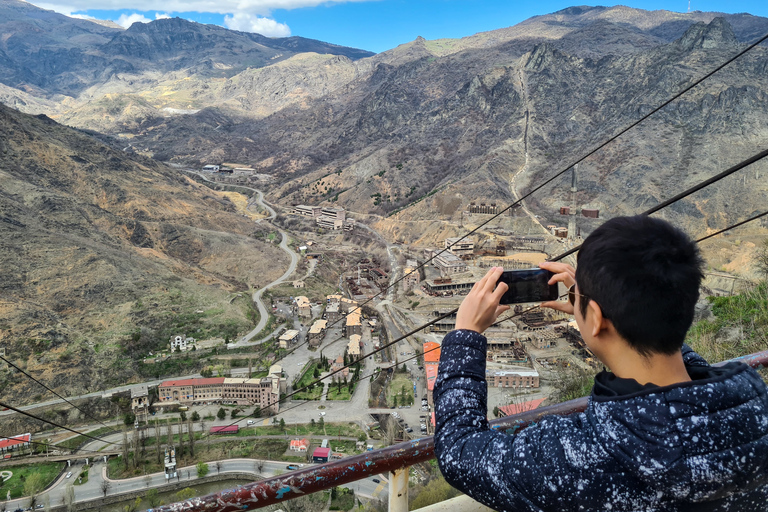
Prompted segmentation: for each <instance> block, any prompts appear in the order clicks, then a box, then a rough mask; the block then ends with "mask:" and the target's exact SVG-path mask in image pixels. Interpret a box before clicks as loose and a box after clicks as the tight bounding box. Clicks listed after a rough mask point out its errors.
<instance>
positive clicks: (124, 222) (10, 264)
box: [0, 106, 288, 401]
mask: <svg viewBox="0 0 768 512" xmlns="http://www.w3.org/2000/svg"><path fill="white" fill-rule="evenodd" d="M0 176H1V177H2V180H0V181H1V184H0V260H2V262H3V268H4V271H3V280H2V282H1V283H0V298H1V299H0V316H2V322H0V346H2V347H3V348H5V350H6V354H7V357H10V358H11V359H12V360H14V361H15V362H16V364H21V365H23V366H24V367H25V369H26V370H27V371H28V372H30V373H32V374H33V375H35V376H37V377H39V378H42V379H43V380H44V381H46V383H47V384H48V385H50V386H53V387H56V388H58V390H59V392H68V393H72V394H75V393H77V392H82V391H84V390H88V389H90V390H92V389H101V387H102V386H104V385H105V384H113V383H119V382H122V381H126V380H130V379H131V378H133V377H135V376H136V361H138V360H140V359H141V358H142V357H145V356H146V355H147V353H148V352H149V351H157V350H158V349H163V348H165V347H166V345H167V342H168V339H167V338H166V336H167V335H168V333H169V332H173V329H174V326H176V323H177V320H176V319H177V318H182V317H184V318H186V319H187V320H185V322H184V323H185V325H184V329H183V332H182V334H187V335H190V336H195V337H198V338H206V337H208V336H214V337H215V336H221V337H224V336H232V335H234V333H235V332H236V331H237V329H238V328H239V329H241V330H243V329H246V328H248V327H249V326H250V325H252V323H251V320H250V319H249V315H250V311H251V307H250V297H249V295H248V294H247V293H245V294H242V293H241V292H244V291H247V290H248V289H250V288H252V287H256V286H263V285H264V284H266V283H267V282H269V281H271V280H273V279H275V278H277V277H278V275H280V274H282V272H283V271H284V270H285V268H286V267H287V265H288V261H287V257H286V256H285V254H284V253H283V252H282V251H281V250H279V249H278V248H277V247H276V246H275V245H274V244H271V243H266V242H264V241H259V240H256V239H255V238H254V237H253V236H252V235H253V233H254V231H255V230H256V229H257V226H255V225H254V224H253V221H250V220H248V219H247V218H246V217H245V216H243V214H242V212H238V211H236V208H235V205H234V204H233V203H232V202H231V201H230V200H229V199H228V198H227V197H226V195H224V194H222V193H218V192H215V191H212V190H210V189H208V188H206V187H203V186H201V185H199V184H198V183H196V182H194V181H192V180H190V179H187V178H185V177H183V176H180V175H179V173H178V172H177V171H173V170H171V169H168V168H167V167H165V166H164V165H161V164H158V163H157V162H155V161H152V160H150V159H147V158H142V157H137V156H131V155H129V154H127V153H125V152H123V151H121V150H120V149H116V148H112V147H109V146H105V145H104V144H103V143H102V142H100V141H98V140H96V139H94V138H93V137H92V136H90V135H88V134H85V133H82V132H78V131H75V130H73V129H71V128H66V127H62V126H60V125H58V124H57V123H55V122H53V121H52V120H50V119H49V118H47V117H45V116H38V117H32V116H29V115H25V114H21V113H19V112H17V111H15V110H12V109H10V108H8V107H5V106H0ZM266 262H270V263H269V264H267V263H266ZM238 293H241V295H243V298H242V299H239V300H237V299H236V297H237V294H238ZM233 301H235V302H234V304H233ZM232 304H233V305H232ZM225 306H226V307H225ZM195 311H197V313H195ZM190 318H191V320H190ZM191 326H194V328H192V327H191ZM230 330H232V331H233V332H229V331H230ZM0 381H2V382H0V387H2V388H3V396H4V397H6V398H8V397H12V396H23V397H25V400H27V401H32V399H33V397H34V396H36V395H38V394H40V393H42V392H43V391H42V388H40V389H36V388H35V384H34V383H32V382H31V381H29V380H28V379H24V378H21V376H20V375H18V374H14V373H6V372H5V371H2V372H0Z"/></svg>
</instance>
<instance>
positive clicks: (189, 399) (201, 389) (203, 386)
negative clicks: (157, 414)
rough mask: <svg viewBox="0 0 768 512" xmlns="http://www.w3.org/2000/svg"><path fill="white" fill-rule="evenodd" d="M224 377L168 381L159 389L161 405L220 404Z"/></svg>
mask: <svg viewBox="0 0 768 512" xmlns="http://www.w3.org/2000/svg"><path fill="white" fill-rule="evenodd" d="M223 386H224V377H214V378H208V379H181V380H167V381H165V382H162V383H161V384H160V385H159V386H158V387H157V393H158V399H159V401H160V402H161V403H167V402H172V403H178V404H182V405H184V404H190V403H193V402H220V401H221V391H222V388H223Z"/></svg>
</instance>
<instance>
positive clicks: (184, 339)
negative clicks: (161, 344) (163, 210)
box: [170, 335, 195, 352]
mask: <svg viewBox="0 0 768 512" xmlns="http://www.w3.org/2000/svg"><path fill="white" fill-rule="evenodd" d="M194 343H195V338H190V337H188V336H183V335H177V336H172V337H171V342H170V347H171V352H185V351H187V350H192V345H193V344H194Z"/></svg>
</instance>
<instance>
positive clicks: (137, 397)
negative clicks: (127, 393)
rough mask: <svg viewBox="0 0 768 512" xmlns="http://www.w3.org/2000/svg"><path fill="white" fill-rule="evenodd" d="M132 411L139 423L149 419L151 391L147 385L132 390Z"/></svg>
mask: <svg viewBox="0 0 768 512" xmlns="http://www.w3.org/2000/svg"><path fill="white" fill-rule="evenodd" d="M131 411H133V413H134V414H135V415H136V419H137V420H138V421H147V420H148V419H149V389H148V388H147V386H145V385H141V386H139V387H138V388H131Z"/></svg>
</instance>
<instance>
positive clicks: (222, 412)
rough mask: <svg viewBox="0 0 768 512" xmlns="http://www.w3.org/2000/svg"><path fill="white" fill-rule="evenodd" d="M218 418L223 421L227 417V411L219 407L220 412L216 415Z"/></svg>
mask: <svg viewBox="0 0 768 512" xmlns="http://www.w3.org/2000/svg"><path fill="white" fill-rule="evenodd" d="M216 417H217V418H219V419H220V420H223V419H224V418H226V417H227V411H225V410H224V408H223V407H219V412H217V413H216Z"/></svg>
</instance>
